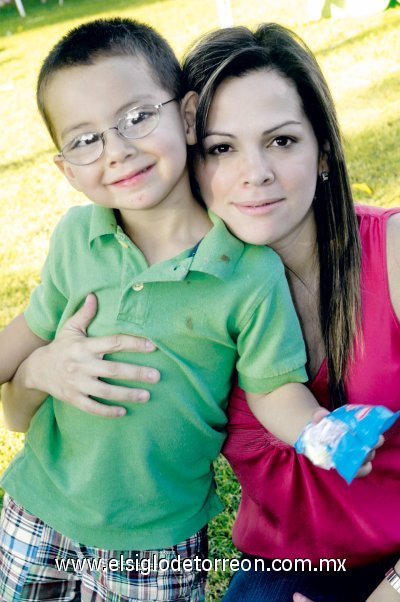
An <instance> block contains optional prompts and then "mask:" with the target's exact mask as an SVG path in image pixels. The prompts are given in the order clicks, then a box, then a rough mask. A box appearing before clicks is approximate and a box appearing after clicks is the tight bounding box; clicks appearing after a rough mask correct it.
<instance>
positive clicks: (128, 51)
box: [36, 18, 183, 146]
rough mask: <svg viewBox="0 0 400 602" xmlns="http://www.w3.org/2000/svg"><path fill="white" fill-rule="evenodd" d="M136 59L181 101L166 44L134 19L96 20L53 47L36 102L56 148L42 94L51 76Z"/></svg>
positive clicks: (179, 83)
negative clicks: (108, 61)
mask: <svg viewBox="0 0 400 602" xmlns="http://www.w3.org/2000/svg"><path fill="white" fill-rule="evenodd" d="M113 56H136V57H141V58H143V59H144V60H145V61H146V62H147V64H148V65H149V67H150V70H151V72H152V74H153V76H154V79H155V81H156V82H157V83H159V84H160V85H161V86H162V87H163V88H165V90H166V91H168V92H170V93H171V96H173V97H176V98H181V97H182V96H183V89H182V72H181V67H180V64H179V61H178V59H177V58H176V56H175V53H174V51H173V50H172V48H171V46H170V45H169V43H168V42H167V41H166V40H165V39H164V38H163V37H162V36H161V35H160V34H159V33H158V32H156V31H155V30H154V29H153V28H152V27H150V26H149V25H146V24H144V23H139V22H138V21H135V20H133V19H122V18H115V19H96V20H95V21H89V22H88V23H83V24H82V25H79V26H78V27H76V28H74V29H72V30H71V31H69V32H68V33H67V34H66V35H65V36H64V37H63V38H61V40H60V41H59V42H58V43H57V44H56V45H55V46H54V47H53V48H52V50H51V51H50V52H49V54H48V55H47V57H46V59H45V60H44V62H43V64H42V67H41V69H40V72H39V77H38V81H37V89H36V100H37V105H38V108H39V112H40V114H41V116H42V118H43V120H44V122H45V124H46V126H47V129H48V130H49V132H50V135H51V137H52V139H53V141H54V143H55V144H56V146H58V143H57V140H56V137H55V132H54V128H53V125H52V123H51V120H50V117H49V115H48V112H47V110H46V103H45V91H46V86H47V84H48V82H49V81H50V79H51V77H52V76H53V75H54V74H55V73H56V72H58V71H60V70H61V69H65V68H68V67H79V66H81V65H93V64H94V63H95V62H96V61H97V60H98V59H99V58H106V57H113Z"/></svg>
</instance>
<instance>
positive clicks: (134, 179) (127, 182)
mask: <svg viewBox="0 0 400 602" xmlns="http://www.w3.org/2000/svg"><path fill="white" fill-rule="evenodd" d="M153 167H154V164H153V165H148V166H147V167H144V168H143V169H140V170H139V171H135V172H134V173H131V174H129V175H127V176H124V177H122V178H121V179H119V180H115V182H112V183H111V186H118V187H119V186H122V187H124V186H131V185H132V184H137V183H138V182H141V180H143V179H144V178H145V177H146V176H147V175H148V174H149V173H150V171H151V170H152V169H153Z"/></svg>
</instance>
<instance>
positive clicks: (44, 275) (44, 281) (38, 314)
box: [24, 229, 67, 341]
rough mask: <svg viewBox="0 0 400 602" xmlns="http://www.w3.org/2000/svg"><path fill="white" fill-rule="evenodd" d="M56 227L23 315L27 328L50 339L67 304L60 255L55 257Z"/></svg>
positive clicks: (52, 337)
mask: <svg viewBox="0 0 400 602" xmlns="http://www.w3.org/2000/svg"><path fill="white" fill-rule="evenodd" d="M56 241H57V229H56V230H55V232H54V233H53V235H52V237H51V241H50V250H49V254H48V256H47V259H46V261H45V264H44V266H43V269H42V271H41V282H40V284H39V285H38V286H37V287H36V288H35V289H34V290H33V292H32V294H31V298H30V300H29V305H28V307H27V309H26V310H25V312H24V316H25V319H26V322H27V324H28V326H29V328H30V329H31V330H32V332H34V333H35V334H36V335H37V336H39V337H40V338H41V339H44V340H46V341H51V340H52V339H54V337H55V335H56V331H57V328H58V325H59V323H60V321H61V317H62V315H63V312H64V310H65V307H66V305H67V298H66V296H65V294H64V293H63V292H62V288H63V287H62V285H61V280H60V276H61V273H62V261H61V257H60V258H58V257H57V242H56Z"/></svg>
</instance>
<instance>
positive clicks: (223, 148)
mask: <svg viewBox="0 0 400 602" xmlns="http://www.w3.org/2000/svg"><path fill="white" fill-rule="evenodd" d="M230 150H231V147H230V146H229V144H215V145H214V146H210V148H209V149H208V150H207V155H222V154H225V153H229V151H230Z"/></svg>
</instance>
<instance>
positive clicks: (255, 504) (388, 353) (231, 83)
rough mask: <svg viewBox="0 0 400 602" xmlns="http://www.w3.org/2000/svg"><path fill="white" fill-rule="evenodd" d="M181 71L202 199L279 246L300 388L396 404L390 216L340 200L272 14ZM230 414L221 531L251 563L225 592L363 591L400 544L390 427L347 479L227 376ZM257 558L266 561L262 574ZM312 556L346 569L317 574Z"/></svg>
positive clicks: (317, 94)
mask: <svg viewBox="0 0 400 602" xmlns="http://www.w3.org/2000/svg"><path fill="white" fill-rule="evenodd" d="M184 73H185V75H186V79H187V88H188V89H191V90H194V91H195V93H197V95H198V96H197V99H196V102H197V115H196V120H197V123H196V135H197V140H198V142H199V155H198V157H197V170H196V173H197V180H198V183H199V186H200V189H201V194H202V198H203V199H204V201H205V202H206V204H207V205H208V206H209V207H210V208H211V209H213V211H215V212H216V213H217V214H219V215H220V216H221V217H222V218H223V220H224V221H225V222H226V223H227V224H228V226H229V227H230V229H231V230H232V231H233V232H234V233H235V234H236V235H237V236H238V237H240V238H242V239H244V240H246V241H247V242H253V243H256V244H261V243H263V244H268V245H269V246H271V247H272V248H273V249H274V250H275V251H276V252H277V253H278V254H279V255H280V257H281V259H282V261H283V263H284V265H285V266H286V271H287V277H288V280H289V284H290V286H291V291H292V297H293V300H294V303H295V306H296V309H297V312H298V315H299V317H300V320H301V323H302V327H303V334H304V338H305V341H306V346H307V351H308V358H309V362H308V371H309V376H310V388H311V390H312V391H313V393H314V394H315V396H316V397H317V399H318V400H319V401H320V403H321V404H322V405H325V406H326V407H328V408H332V407H335V406H337V405H342V404H343V403H346V402H352V403H371V404H377V403H384V404H385V405H387V406H388V407H389V408H390V409H392V410H398V409H399V408H400V404H399V398H398V395H397V389H398V385H399V377H400V355H399V352H400V336H399V318H400V287H399V284H398V276H399V268H398V264H397V261H398V256H399V252H398V249H397V244H396V242H397V238H398V234H399V223H400V222H399V215H398V214H397V210H391V211H384V210H380V209H374V208H370V207H358V208H357V209H356V212H355V211H354V208H353V203H352V197H351V190H350V185H349V181H348V176H347V171H346V165H345V160H344V154H343V149H342V144H341V139H340V132H339V128H338V124H337V118H336V114H335V110H334V106H333V103H332V99H331V96H330V93H329V90H328V88H327V85H326V82H325V80H324V78H323V76H322V74H321V71H320V69H319V67H318V65H317V63H316V61H315V59H314V57H313V56H312V54H311V52H310V51H309V50H308V49H307V48H306V47H305V46H304V45H303V44H302V43H301V41H300V40H299V39H298V38H297V37H296V36H295V35H293V34H291V33H290V32H288V31H287V30H286V29H284V28H282V27H280V26H278V25H274V24H270V25H264V26H261V27H260V28H259V29H258V30H257V31H256V32H254V33H252V32H251V31H249V30H248V29H246V28H243V27H237V28H233V29H226V30H221V31H218V32H215V33H212V34H209V35H207V36H205V37H204V38H203V39H202V40H201V41H200V42H198V43H197V44H196V45H195V47H194V48H193V49H192V50H191V51H190V53H189V54H188V56H187V58H186V61H185V64H184ZM384 332H385V334H383V333H384ZM377 341H379V345H377ZM383 369H385V379H384V380H383V379H382V377H381V374H382V372H383ZM229 413H230V423H229V431H228V439H227V442H226V444H225V448H224V453H225V455H226V457H227V458H228V460H229V462H230V463H231V465H232V467H233V468H234V471H235V473H236V474H237V476H238V479H239V481H240V483H241V486H242V500H241V504H240V508H239V512H238V516H237V519H236V523H235V526H234V530H233V540H234V543H235V545H236V546H237V547H238V548H239V550H241V551H243V552H244V554H245V557H246V558H247V559H248V560H249V561H250V562H251V563H252V566H253V570H252V571H246V572H244V571H239V572H238V573H236V574H235V576H234V578H233V580H232V583H231V586H230V588H229V590H228V593H227V594H226V597H225V598H224V600H226V602H228V601H229V602H231V601H234V600H241V601H245V600H246V601H247V600H248V601H250V600H274V601H275V600H276V601H279V602H284V601H286V600H291V594H293V592H295V591H301V592H302V593H303V594H306V595H308V596H310V597H311V598H313V599H314V601H315V602H318V601H319V600H324V601H330V600H332V601H338V602H339V601H340V602H343V601H345V600H348V601H349V602H350V601H351V602H355V601H356V600H360V601H361V600H365V598H366V597H367V596H368V594H369V593H371V591H372V590H373V589H374V587H375V586H376V585H377V584H378V583H379V581H380V580H381V578H382V576H383V575H384V573H385V571H386V570H387V569H389V568H390V567H391V566H392V565H393V562H394V560H395V558H396V556H393V557H392V555H396V554H397V555H398V552H399V551H400V522H399V521H398V519H397V515H396V513H397V512H398V510H396V507H397V508H398V507H399V502H400V488H399V486H398V483H399V476H400V471H399V458H400V453H399V452H400V450H399V444H400V434H399V428H398V427H395V428H393V429H392V431H391V432H390V433H389V434H388V437H387V442H386V444H385V446H384V447H383V449H382V450H381V451H380V452H379V453H378V454H377V458H376V462H375V465H374V470H373V472H372V474H371V475H370V476H369V477H367V478H366V479H361V480H358V481H357V482H354V483H353V484H352V485H351V486H350V487H348V486H347V485H346V484H345V483H344V482H343V481H342V480H341V479H340V478H339V477H338V475H335V474H333V473H331V472H324V471H321V470H320V469H318V468H315V467H314V466H311V465H310V464H309V463H308V462H307V461H305V460H304V458H302V457H301V456H297V455H296V453H295V452H294V451H293V450H292V449H290V448H289V447H287V446H284V445H282V444H281V442H279V441H278V440H276V439H275V438H274V437H272V436H271V435H270V434H269V433H267V432H266V431H264V430H263V429H260V425H259V424H258V423H257V421H256V420H255V419H254V417H253V416H252V414H251V412H250V411H249V410H248V407H247V405H246V403H245V400H244V397H243V394H242V392H241V391H240V390H239V389H238V388H236V389H234V391H233V393H232V397H231V401H230V408H229ZM389 517H390V518H389ZM392 517H393V519H394V522H396V524H397V526H396V527H395V528H393V520H392ZM257 557H262V558H264V559H270V560H269V561H267V562H266V564H265V566H266V567H267V568H266V570H265V571H264V572H257V571H256V568H255V567H256V566H257V565H256V558H257ZM274 558H289V559H291V560H292V561H294V560H295V559H296V558H302V559H304V558H306V559H310V560H311V562H312V564H313V570H312V571H311V572H304V571H303V572H301V571H295V570H293V571H289V572H285V571H280V572H274V570H273V568H274V565H273V563H272V562H271V560H272V559H274ZM321 558H325V559H328V558H329V559H336V560H337V561H339V560H341V561H342V563H343V565H345V570H346V572H345V573H344V572H343V573H340V572H339V573H332V572H331V573H329V572H325V573H323V572H319V570H318V569H320V568H321V565H320V559H321ZM314 567H315V568H314ZM315 569H317V570H316V572H314V571H315ZM342 570H343V569H342Z"/></svg>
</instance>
